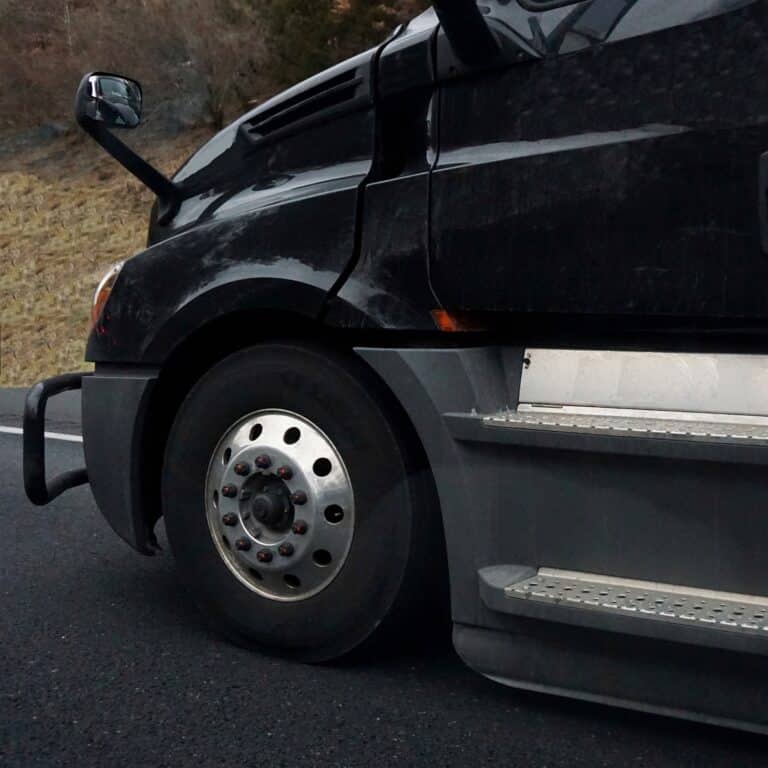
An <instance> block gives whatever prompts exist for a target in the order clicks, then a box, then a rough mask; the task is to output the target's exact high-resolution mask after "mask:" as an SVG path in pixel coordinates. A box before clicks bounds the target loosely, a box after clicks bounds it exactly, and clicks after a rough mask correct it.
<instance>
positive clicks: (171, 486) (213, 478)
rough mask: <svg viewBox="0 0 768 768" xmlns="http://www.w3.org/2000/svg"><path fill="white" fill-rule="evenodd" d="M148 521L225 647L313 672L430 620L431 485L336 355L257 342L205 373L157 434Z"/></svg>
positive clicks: (378, 394) (434, 519) (434, 580)
mask: <svg viewBox="0 0 768 768" xmlns="http://www.w3.org/2000/svg"><path fill="white" fill-rule="evenodd" d="M163 511H164V515H165V520H166V529H167V532H168V538H169V542H170V544H171V548H172V550H173V552H174V555H175V557H176V559H177V562H178V564H179V566H180V568H181V571H182V573H183V574H184V576H185V577H186V579H187V581H188V582H189V584H190V586H191V588H192V591H193V593H194V595H195V598H196V600H197V602H198V604H199V605H200V607H201V608H202V610H203V612H204V613H205V615H206V616H207V617H208V618H209V619H210V620H211V621H212V623H213V624H214V626H215V627H216V628H217V629H218V630H219V631H221V632H223V633H224V634H226V635H227V636H229V637H230V638H232V639H234V640H235V641H236V642H238V643H240V644H244V645H248V646H254V647H259V648H263V649H266V650H269V651H272V652H276V653H280V654H283V655H289V656H292V657H296V658H300V659H303V660H307V661H322V660H328V659H333V658H337V657H340V656H342V655H344V654H345V653H347V652H349V651H351V650H353V649H355V648H357V647H358V646H360V645H361V644H363V643H364V642H365V641H367V640H369V639H373V637H374V635H380V636H381V637H380V638H379V639H381V638H387V639H388V640H389V642H390V643H391V642H392V641H395V642H400V641H403V640H405V641H407V640H409V639H412V638H413V637H414V636H416V635H418V634H419V630H418V629H417V626H416V625H417V624H418V623H420V624H423V623H424V622H425V621H426V622H428V623H429V622H431V621H436V622H438V623H439V621H440V618H441V616H440V613H441V611H440V608H442V606H443V605H444V600H443V596H444V595H445V591H446V586H447V585H446V584H445V577H444V571H443V568H442V563H443V559H444V555H443V539H442V526H441V525H440V520H439V514H438V511H437V509H436V503H435V494H434V488H433V484H432V481H431V475H430V473H429V471H428V469H427V468H426V466H425V462H424V461H423V458H422V455H421V452H420V450H419V448H418V446H417V445H416V444H415V441H414V439H413V437H412V436H411V435H410V432H409V429H408V427H407V425H406V424H405V423H404V422H403V420H402V417H401V415H400V413H399V410H398V409H397V407H396V406H395V404H394V403H392V402H391V401H390V399H389V396H388V393H386V392H384V391H383V390H382V387H381V385H380V383H379V382H378V380H376V379H375V378H374V377H373V375H372V374H371V373H370V372H369V371H368V370H367V369H366V368H365V367H364V365H363V364H362V363H361V362H360V361H357V360H355V359H353V358H351V357H349V358H348V357H346V356H343V355H340V354H336V353H330V352H328V351H325V350H321V349H319V348H313V347H309V346H304V345H299V344H271V345H265V346H261V347H254V348H251V349H248V350H244V351H242V352H238V353H236V354H234V355H232V356H231V357H229V358H227V359H225V360H224V361H222V362H221V363H219V364H218V365H217V366H215V367H214V368H213V369H212V370H211V371H209V372H208V373H207V374H206V375H205V376H204V377H203V378H202V379H201V380H200V382H198V384H197V385H196V386H195V387H194V388H193V390H192V391H191V392H190V394H189V396H188V397H187V398H186V400H185V401H184V403H183V404H182V407H181V409H180V411H179V413H178V415H177V418H176V420H175V422H174V425H173V428H172V430H171V434H170V436H169V440H168V446H167V450H166V455H165V462H164V471H163ZM436 609H437V610H436Z"/></svg>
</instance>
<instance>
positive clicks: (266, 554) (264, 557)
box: [256, 549, 274, 563]
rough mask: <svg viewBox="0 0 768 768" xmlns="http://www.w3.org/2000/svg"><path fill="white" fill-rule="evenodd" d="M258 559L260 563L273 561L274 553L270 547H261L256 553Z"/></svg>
mask: <svg viewBox="0 0 768 768" xmlns="http://www.w3.org/2000/svg"><path fill="white" fill-rule="evenodd" d="M256 559H257V560H258V561H259V562H260V563H271V562H272V560H273V559H274V555H273V554H272V553H271V552H270V551H269V550H268V549H260V550H259V551H258V552H257V553H256Z"/></svg>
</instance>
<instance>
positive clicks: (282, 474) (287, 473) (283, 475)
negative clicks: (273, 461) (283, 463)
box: [277, 467, 293, 480]
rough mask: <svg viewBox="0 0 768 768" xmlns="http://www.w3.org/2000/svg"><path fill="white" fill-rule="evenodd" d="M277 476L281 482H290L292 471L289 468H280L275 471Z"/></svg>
mask: <svg viewBox="0 0 768 768" xmlns="http://www.w3.org/2000/svg"><path fill="white" fill-rule="evenodd" d="M277 476H278V477H279V478H280V479H281V480H290V479H291V478H292V477H293V470H292V469H291V468H290V467H280V469H278V470H277Z"/></svg>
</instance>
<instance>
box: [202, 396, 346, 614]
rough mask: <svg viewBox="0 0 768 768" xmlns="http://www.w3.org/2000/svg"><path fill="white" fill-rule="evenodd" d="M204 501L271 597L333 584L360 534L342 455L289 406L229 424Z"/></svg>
mask: <svg viewBox="0 0 768 768" xmlns="http://www.w3.org/2000/svg"><path fill="white" fill-rule="evenodd" d="M205 507H206V514H207V518H208V528H209V530H210V532H211V536H212V538H213V541H214V544H215V545H216V549H217V551H218V553H219V555H220V556H221V558H222V559H223V560H224V562H225V563H226V565H227V567H228V568H229V570H230V571H231V572H232V573H233V574H234V575H235V576H236V577H237V579H238V580H239V581H240V582H241V583H243V584H244V585H245V586H247V587H248V588H249V589H251V590H252V591H254V592H257V593H258V594H259V595H261V596H263V597H266V598H269V599H271V600H277V601H282V602H291V601H297V600H306V599H307V598H309V597H312V596H313V595H316V594H317V593H318V592H320V591H322V590H323V589H325V588H326V587H327V586H328V585H329V584H330V583H331V582H332V581H333V580H334V579H335V578H336V576H338V574H339V572H340V571H341V569H342V568H343V566H344V562H345V561H346V558H347V555H348V554H349V549H350V546H351V544H352V538H353V535H354V526H355V508H354V494H353V491H352V483H351V481H350V478H349V472H348V471H347V467H346V465H345V464H344V461H343V460H342V458H341V455H340V454H339V452H338V450H337V449H336V446H335V445H334V444H333V442H332V441H331V440H330V438H329V437H328V436H327V435H326V434H325V433H324V432H323V431H322V430H321V429H320V428H319V427H318V426H317V425H316V424H314V423H313V422H311V421H310V420H309V419H306V418H304V417H303V416H300V415H299V414H297V413H292V412H290V411H280V410H265V411H258V412H256V413H253V414H250V415H249V416H246V417H245V418H243V419H241V420H239V421H238V422H237V423H235V424H234V425H233V426H232V427H230V428H229V429H228V430H227V431H226V433H225V434H224V436H223V437H222V438H221V440H220V441H219V443H218V445H217V446H216V449H215V450H214V452H213V456H212V457H211V461H210V463H209V465H208V473H207V477H206V484H205Z"/></svg>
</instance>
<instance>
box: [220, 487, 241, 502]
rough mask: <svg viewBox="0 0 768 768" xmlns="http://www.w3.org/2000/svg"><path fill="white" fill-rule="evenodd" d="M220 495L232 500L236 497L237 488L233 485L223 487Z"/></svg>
mask: <svg viewBox="0 0 768 768" xmlns="http://www.w3.org/2000/svg"><path fill="white" fill-rule="evenodd" d="M221 495H222V496H224V497H225V498H227V499H234V498H235V496H237V488H235V486H234V485H225V486H224V487H223V488H222V489H221Z"/></svg>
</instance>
